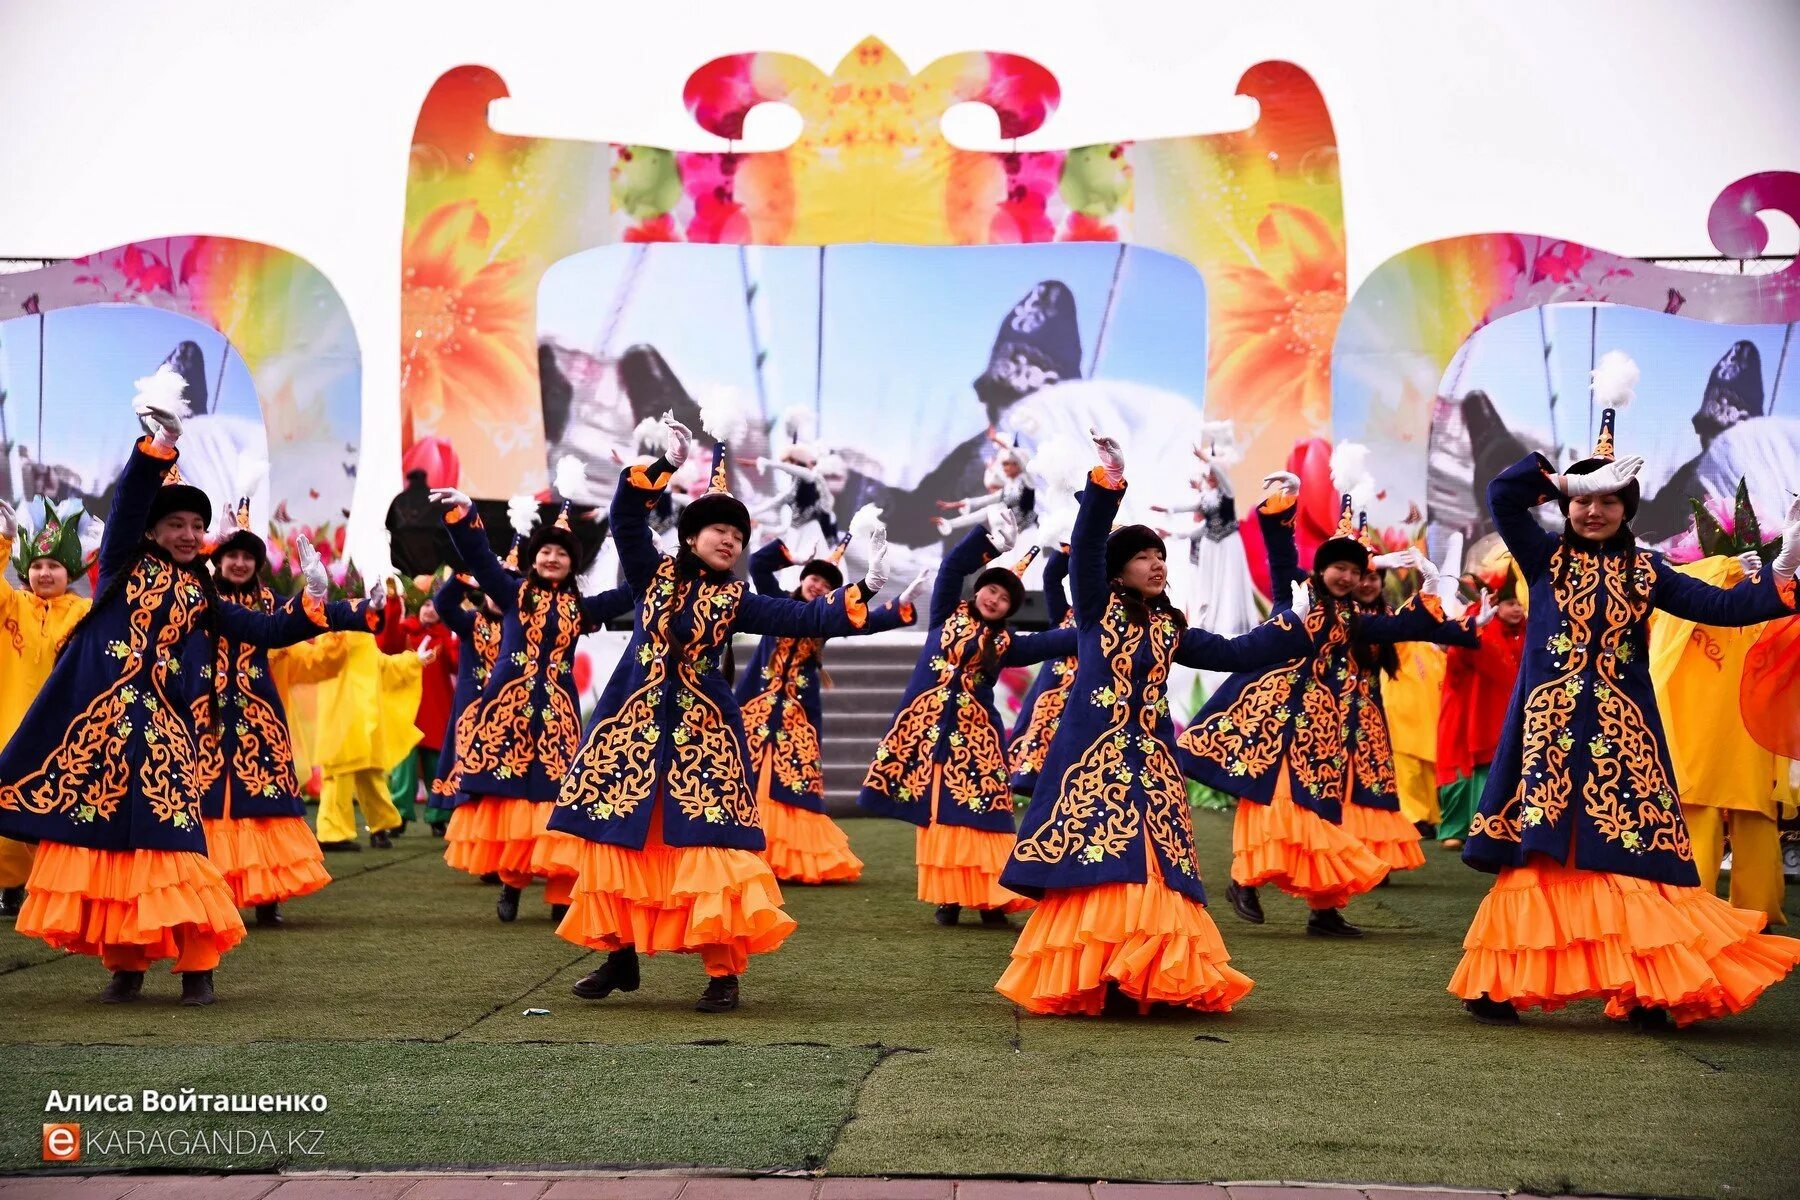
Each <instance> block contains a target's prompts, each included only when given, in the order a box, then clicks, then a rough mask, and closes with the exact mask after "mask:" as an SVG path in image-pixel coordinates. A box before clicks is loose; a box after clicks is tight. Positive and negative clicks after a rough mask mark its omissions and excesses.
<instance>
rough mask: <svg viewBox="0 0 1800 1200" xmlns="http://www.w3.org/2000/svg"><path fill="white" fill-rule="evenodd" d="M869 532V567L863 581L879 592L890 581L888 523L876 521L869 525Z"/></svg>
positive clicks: (872, 590)
mask: <svg viewBox="0 0 1800 1200" xmlns="http://www.w3.org/2000/svg"><path fill="white" fill-rule="evenodd" d="M867 533H868V535H869V569H868V570H866V571H864V572H863V583H864V584H866V585H867V586H868V589H869V591H870V592H871V593H873V592H879V591H880V590H881V589H882V588H884V587H886V586H887V583H888V573H887V556H888V540H887V525H886V524H885V523H883V522H881V521H875V522H873V523H872V524H871V525H870V526H869V528H868V529H867Z"/></svg>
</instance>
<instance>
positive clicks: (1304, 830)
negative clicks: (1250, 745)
mask: <svg viewBox="0 0 1800 1200" xmlns="http://www.w3.org/2000/svg"><path fill="white" fill-rule="evenodd" d="M1279 769H1280V771H1281V774H1280V776H1279V777H1278V780H1277V782H1276V784H1275V796H1274V799H1272V800H1271V801H1270V802H1269V803H1268V804H1257V803H1255V802H1254V801H1250V800H1240V801H1239V802H1238V806H1237V820H1236V821H1235V822H1234V823H1233V825H1232V830H1231V878H1232V879H1233V880H1234V881H1236V882H1237V883H1239V884H1241V885H1243V886H1244V887H1259V886H1261V885H1262V884H1265V883H1272V884H1274V885H1275V886H1276V887H1278V888H1280V889H1281V890H1282V891H1284V892H1286V893H1288V894H1289V895H1290V896H1298V897H1299V898H1300V899H1302V900H1304V901H1306V903H1307V906H1308V907H1310V908H1314V909H1320V908H1342V907H1343V906H1344V905H1345V904H1347V903H1348V902H1349V900H1350V897H1352V896H1357V895H1361V894H1362V893H1363V892H1366V891H1368V890H1369V889H1370V888H1373V887H1375V886H1376V885H1377V884H1379V883H1380V882H1381V881H1382V880H1383V879H1384V878H1386V877H1387V872H1388V868H1387V864H1386V863H1384V862H1382V861H1381V860H1380V859H1378V858H1376V857H1375V856H1374V855H1373V854H1371V853H1369V851H1368V850H1367V849H1366V848H1364V846H1363V844H1362V843H1361V842H1359V841H1357V840H1356V839H1355V838H1354V837H1352V836H1350V834H1348V833H1346V832H1345V831H1344V830H1343V829H1342V828H1341V827H1339V826H1337V825H1333V824H1332V823H1331V822H1330V821H1327V820H1326V819H1325V818H1323V817H1321V816H1319V814H1318V813H1315V812H1313V811H1312V810H1310V809H1305V808H1301V807H1300V806H1299V805H1298V804H1295V803H1294V800H1293V796H1292V794H1291V793H1290V792H1289V791H1288V778H1287V767H1286V765H1285V764H1284V765H1283V766H1282V767H1280V768H1279Z"/></svg>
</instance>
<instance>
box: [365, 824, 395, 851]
mask: <svg viewBox="0 0 1800 1200" xmlns="http://www.w3.org/2000/svg"><path fill="white" fill-rule="evenodd" d="M369 845H371V846H373V847H374V848H375V849H377V850H392V849H393V848H394V843H393V839H392V838H390V837H389V836H388V831H387V830H385V829H384V830H382V831H381V832H380V833H371V834H370V835H369Z"/></svg>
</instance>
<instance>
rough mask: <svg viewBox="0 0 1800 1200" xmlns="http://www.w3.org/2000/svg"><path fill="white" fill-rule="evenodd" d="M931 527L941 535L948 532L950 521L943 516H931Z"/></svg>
mask: <svg viewBox="0 0 1800 1200" xmlns="http://www.w3.org/2000/svg"><path fill="white" fill-rule="evenodd" d="M931 527H932V528H933V529H935V530H937V531H938V536H939V537H943V536H944V535H946V534H948V533H949V532H950V522H949V520H948V519H947V518H944V517H933V518H931Z"/></svg>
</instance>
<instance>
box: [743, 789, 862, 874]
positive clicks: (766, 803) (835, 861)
mask: <svg viewBox="0 0 1800 1200" xmlns="http://www.w3.org/2000/svg"><path fill="white" fill-rule="evenodd" d="M760 812H761V815H762V826H763V835H764V836H765V837H766V838H768V841H769V845H768V848H767V849H765V850H764V851H763V860H764V861H765V862H767V863H768V864H769V866H770V868H771V869H772V870H773V871H774V872H775V878H777V879H779V880H781V881H782V882H783V883H850V882H852V881H853V880H857V879H860V878H862V869H863V861H862V859H860V858H858V857H856V854H855V852H854V851H852V850H851V849H850V839H849V838H848V837H846V836H845V835H844V831H843V830H842V829H839V828H838V824H837V822H836V821H833V820H832V819H831V818H830V817H829V816H827V815H826V814H824V813H817V812H813V811H811V810H810V809H805V808H795V807H794V806H793V805H791V804H783V803H782V802H781V801H779V800H769V799H764V800H763V801H762V803H761V808H760Z"/></svg>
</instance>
